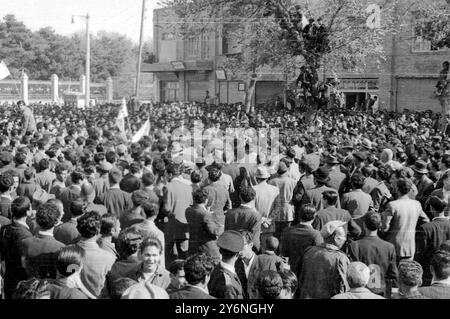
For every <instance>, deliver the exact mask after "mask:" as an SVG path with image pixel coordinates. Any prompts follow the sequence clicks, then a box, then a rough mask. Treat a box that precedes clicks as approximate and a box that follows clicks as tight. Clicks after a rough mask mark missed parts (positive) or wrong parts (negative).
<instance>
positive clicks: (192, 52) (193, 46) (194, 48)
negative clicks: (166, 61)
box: [186, 37, 200, 57]
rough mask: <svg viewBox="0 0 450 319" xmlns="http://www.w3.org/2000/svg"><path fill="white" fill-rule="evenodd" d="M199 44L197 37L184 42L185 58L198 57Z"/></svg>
mask: <svg viewBox="0 0 450 319" xmlns="http://www.w3.org/2000/svg"><path fill="white" fill-rule="evenodd" d="M199 42H200V41H199V38H198V37H190V38H188V39H187V40H186V57H198V55H199Z"/></svg>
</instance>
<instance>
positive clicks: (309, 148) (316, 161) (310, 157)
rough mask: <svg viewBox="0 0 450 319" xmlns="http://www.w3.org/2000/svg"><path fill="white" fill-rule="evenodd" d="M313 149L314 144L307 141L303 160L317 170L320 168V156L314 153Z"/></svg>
mask: <svg viewBox="0 0 450 319" xmlns="http://www.w3.org/2000/svg"><path fill="white" fill-rule="evenodd" d="M315 148H316V144H314V143H313V142H311V141H309V142H308V143H307V144H306V146H305V149H306V154H305V155H304V156H303V158H304V159H305V160H306V161H308V162H310V163H312V164H313V167H314V170H317V169H318V168H319V166H320V156H319V155H317V154H316V153H315V152H314V150H315Z"/></svg>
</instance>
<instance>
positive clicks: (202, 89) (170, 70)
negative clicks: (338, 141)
mask: <svg viewBox="0 0 450 319" xmlns="http://www.w3.org/2000/svg"><path fill="white" fill-rule="evenodd" d="M428 1H431V0H428ZM406 2H408V1H405V4H404V6H406V5H407V4H406ZM413 10H414V7H411V8H410V9H409V11H408V14H407V16H406V17H405V18H404V19H403V20H402V22H401V23H402V24H401V25H400V26H398V30H399V32H397V34H395V35H392V34H390V35H388V36H387V37H386V39H385V44H384V50H385V55H386V57H387V59H386V61H385V62H383V63H382V64H381V66H380V67H377V66H376V65H372V64H371V63H369V64H368V65H367V66H366V68H365V69H364V72H360V73H355V72H348V71H341V72H339V73H338V76H339V79H340V81H341V90H342V91H343V92H344V93H345V97H346V104H347V106H349V107H352V106H353V105H354V104H363V103H364V102H365V101H366V100H367V99H368V97H369V95H377V96H378V97H379V100H380V107H381V108H387V109H390V110H398V111H401V110H403V109H405V108H409V109H416V110H425V109H432V110H434V111H439V110H440V105H439V101H438V99H437V98H436V97H435V95H434V92H435V86H436V82H437V79H438V75H439V71H440V70H441V68H442V63H443V62H444V61H446V60H450V50H449V49H437V48H435V47H433V46H432V45H431V43H430V41H427V40H425V39H424V38H423V37H422V34H421V28H420V27H417V26H420V21H417V20H416V19H415V18H414V15H413ZM153 19H154V20H153V24H154V44H155V53H156V58H157V63H154V64H144V65H143V68H142V69H143V72H150V73H153V74H154V94H153V95H154V97H155V100H156V101H161V102H172V101H200V102H203V101H205V99H206V98H207V96H208V97H209V98H211V99H213V100H214V101H215V102H221V103H236V102H243V101H244V97H245V90H246V87H245V82H244V81H239V80H230V79H227V77H226V74H224V72H223V70H222V68H221V66H222V60H223V57H224V56H226V55H227V54H235V53H238V52H239V46H238V45H235V43H232V39H229V38H224V37H223V36H222V31H221V28H220V27H218V29H217V31H210V32H207V33H204V34H200V35H197V36H195V37H190V38H188V39H184V40H183V39H180V38H177V37H176V35H175V34H176V32H174V25H175V27H176V23H175V24H174V23H173V21H177V19H178V18H177V17H176V16H175V15H174V13H173V12H172V11H171V10H170V9H156V10H155V11H154V18H153ZM325 76H326V77H331V74H326V75H325ZM285 81H286V77H285V76H284V75H283V74H282V73H280V72H272V73H271V72H267V74H264V75H262V76H260V77H259V79H258V82H257V84H256V89H255V96H254V99H253V103H256V104H258V103H262V102H264V101H267V100H273V99H274V98H275V97H276V96H277V95H278V96H280V97H281V98H283V95H284V87H285V86H284V84H285ZM207 91H208V92H207Z"/></svg>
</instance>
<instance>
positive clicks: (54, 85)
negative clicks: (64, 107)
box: [51, 74, 59, 103]
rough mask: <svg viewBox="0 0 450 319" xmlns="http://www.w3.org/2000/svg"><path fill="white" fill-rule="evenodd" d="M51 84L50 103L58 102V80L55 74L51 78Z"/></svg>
mask: <svg viewBox="0 0 450 319" xmlns="http://www.w3.org/2000/svg"><path fill="white" fill-rule="evenodd" d="M51 82H52V102H55V103H57V102H59V83H58V82H59V79H58V76H57V75H56V74H52V76H51Z"/></svg>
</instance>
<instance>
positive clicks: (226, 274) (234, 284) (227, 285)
mask: <svg viewBox="0 0 450 319" xmlns="http://www.w3.org/2000/svg"><path fill="white" fill-rule="evenodd" d="M208 288H209V293H210V294H211V296H213V297H216V298H217V299H244V294H243V290H242V285H241V281H240V280H239V277H238V276H237V274H234V273H232V272H230V271H228V270H227V269H225V268H223V267H222V265H221V264H218V265H217V266H216V267H215V268H214V270H213V271H212V273H211V279H210V280H209V283H208Z"/></svg>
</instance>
